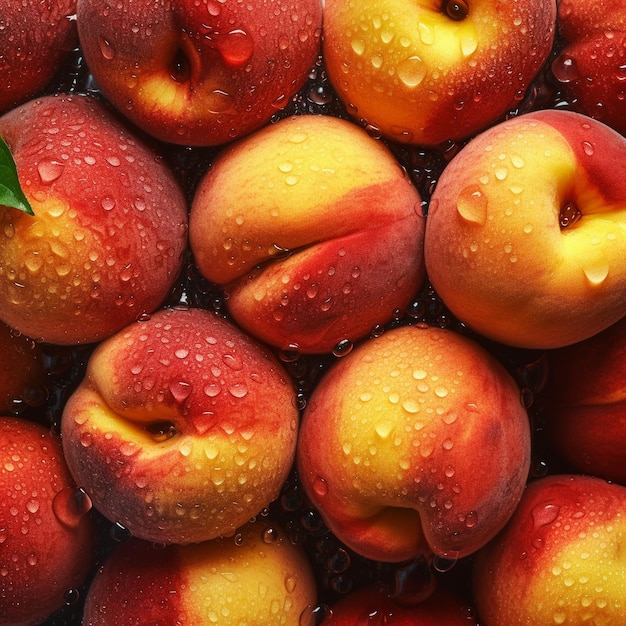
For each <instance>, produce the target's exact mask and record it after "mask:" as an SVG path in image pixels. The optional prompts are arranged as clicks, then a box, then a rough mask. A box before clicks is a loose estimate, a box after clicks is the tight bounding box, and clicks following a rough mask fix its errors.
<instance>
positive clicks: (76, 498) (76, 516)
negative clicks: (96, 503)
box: [52, 487, 93, 528]
mask: <svg viewBox="0 0 626 626" xmlns="http://www.w3.org/2000/svg"><path fill="white" fill-rule="evenodd" d="M92 506H93V505H92V502H91V498H90V497H89V496H88V495H87V494H86V493H85V492H84V491H83V490H82V489H75V488H74V487H66V488H65V489H62V490H61V491H59V492H58V493H57V494H56V496H54V499H53V500H52V512H53V513H54V515H55V517H56V518H57V519H58V520H59V522H61V524H63V525H64V526H68V527H69V528H76V527H77V526H78V525H79V524H80V521H81V519H82V517H83V515H86V514H87V513H88V512H89V511H90V510H91V508H92Z"/></svg>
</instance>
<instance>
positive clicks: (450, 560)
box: [432, 550, 459, 573]
mask: <svg viewBox="0 0 626 626" xmlns="http://www.w3.org/2000/svg"><path fill="white" fill-rule="evenodd" d="M458 558H459V553H458V552H456V551H455V550H450V551H447V552H444V553H443V554H436V555H435V556H434V557H433V560H432V566H433V569H434V570H435V571H436V572H440V573H446V572H449V571H451V570H452V569H453V568H454V566H455V565H456V564H457V561H458Z"/></svg>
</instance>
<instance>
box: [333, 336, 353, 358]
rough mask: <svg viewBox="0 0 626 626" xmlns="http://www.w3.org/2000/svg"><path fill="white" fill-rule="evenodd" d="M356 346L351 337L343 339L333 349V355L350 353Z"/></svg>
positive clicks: (338, 355) (339, 355) (340, 355)
mask: <svg viewBox="0 0 626 626" xmlns="http://www.w3.org/2000/svg"><path fill="white" fill-rule="evenodd" d="M353 348H354V344H353V343H352V342H351V341H350V340H349V339H342V340H341V341H339V342H338V343H337V344H335V347H334V348H333V350H332V353H333V356H336V357H342V356H346V355H348V354H350V352H352V349H353Z"/></svg>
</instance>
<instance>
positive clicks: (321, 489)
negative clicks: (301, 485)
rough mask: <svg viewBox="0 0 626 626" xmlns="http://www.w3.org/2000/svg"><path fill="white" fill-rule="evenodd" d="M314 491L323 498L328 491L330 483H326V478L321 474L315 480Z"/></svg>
mask: <svg viewBox="0 0 626 626" xmlns="http://www.w3.org/2000/svg"><path fill="white" fill-rule="evenodd" d="M313 491H315V493H316V494H317V495H318V496H320V497H321V498H323V497H324V496H325V495H326V494H327V493H328V485H327V484H326V480H324V478H322V477H321V476H316V477H315V479H314V480H313Z"/></svg>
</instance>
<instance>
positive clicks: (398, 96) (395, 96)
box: [323, 0, 556, 146]
mask: <svg viewBox="0 0 626 626" xmlns="http://www.w3.org/2000/svg"><path fill="white" fill-rule="evenodd" d="M555 24H556V2H555V0H517V1H516V2H509V1H508V0H469V1H468V0H461V1H452V0H440V1H438V2H434V1H433V0H418V1H416V2H409V1H408V0H382V1H380V0H365V1H361V2H344V1H342V0H326V6H325V11H324V43H323V52H324V61H325V64H326V67H327V70H328V76H329V78H330V80H331V82H332V84H333V86H334V87H335V89H336V91H337V93H338V95H339V97H340V98H341V99H342V100H343V102H344V103H345V105H346V107H347V109H348V112H349V113H350V114H351V115H352V116H354V117H355V118H357V119H359V120H360V121H361V122H363V123H367V124H370V125H372V126H375V127H376V128H378V129H379V130H380V131H381V132H382V133H383V134H384V135H385V136H386V137H387V138H389V139H391V140H393V141H396V142H403V143H411V144H420V145H427V146H436V145H438V144H441V143H443V142H445V141H446V140H450V139H452V140H459V139H465V138H467V137H469V136H471V135H474V134H475V133H477V132H478V131H481V130H483V129H485V128H487V127H488V126H490V125H491V124H493V123H494V122H495V121H497V120H500V119H502V118H503V117H504V115H505V114H506V113H507V112H508V111H509V110H510V109H514V108H515V107H516V106H519V103H520V101H521V100H523V98H524V96H525V94H526V92H527V90H528V89H529V86H530V85H531V83H532V81H533V79H534V78H535V76H536V75H537V74H538V72H539V70H540V69H541V67H542V65H543V63H544V62H545V60H546V59H547V58H548V55H549V54H550V51H551V48H552V43H553V41H554V32H555Z"/></svg>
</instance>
